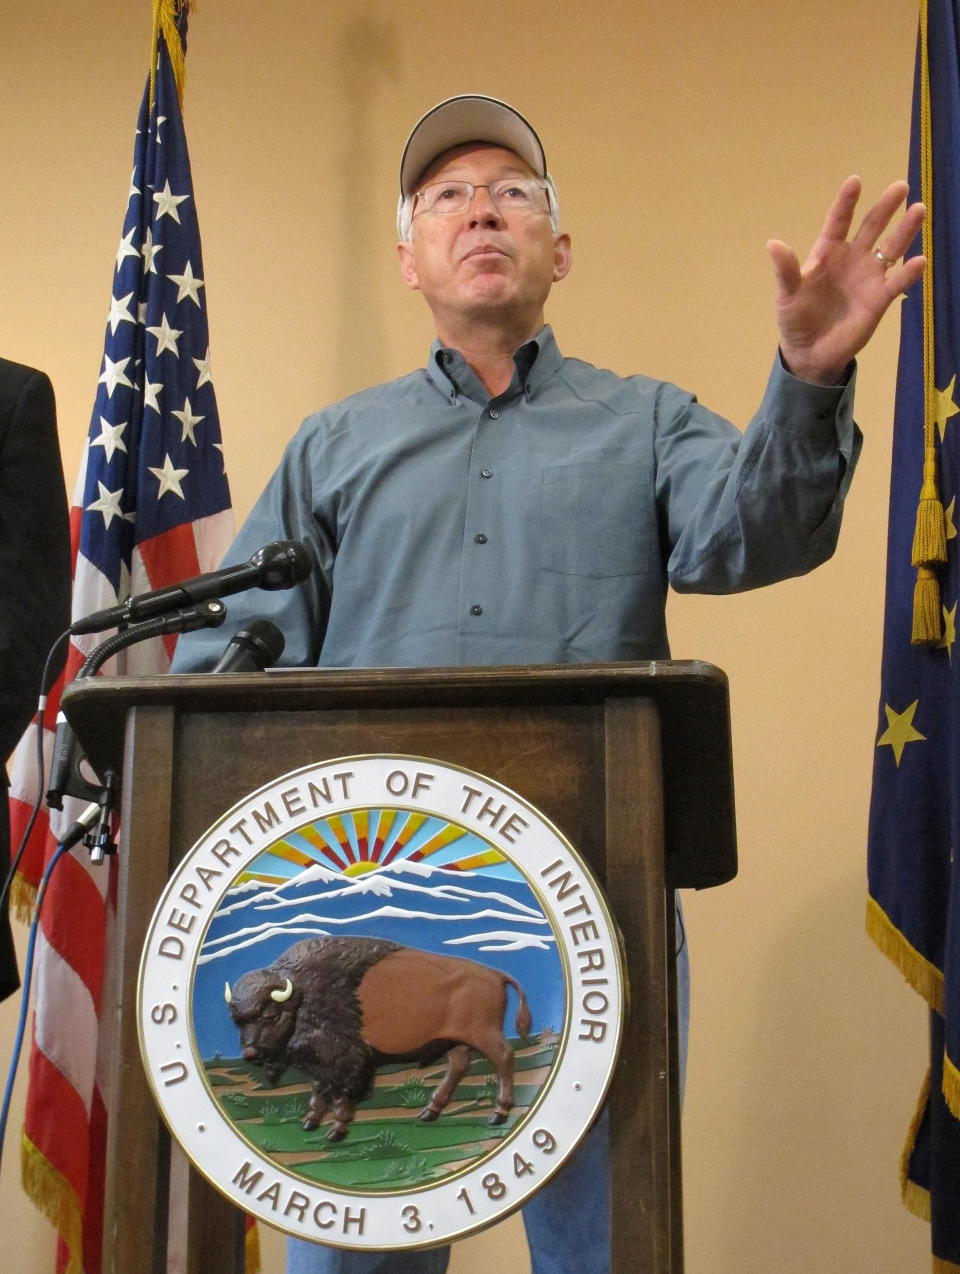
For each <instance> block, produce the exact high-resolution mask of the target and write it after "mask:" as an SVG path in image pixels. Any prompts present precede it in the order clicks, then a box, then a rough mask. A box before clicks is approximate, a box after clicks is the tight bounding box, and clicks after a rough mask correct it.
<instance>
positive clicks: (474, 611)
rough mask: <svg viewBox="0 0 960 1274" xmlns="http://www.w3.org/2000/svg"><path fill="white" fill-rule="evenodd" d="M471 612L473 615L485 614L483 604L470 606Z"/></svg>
mask: <svg viewBox="0 0 960 1274" xmlns="http://www.w3.org/2000/svg"><path fill="white" fill-rule="evenodd" d="M470 614H471V615H482V614H483V607H482V606H471V607H470Z"/></svg>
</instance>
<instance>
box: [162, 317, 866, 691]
mask: <svg viewBox="0 0 960 1274" xmlns="http://www.w3.org/2000/svg"><path fill="white" fill-rule="evenodd" d="M852 410H853V376H852V375H851V376H850V378H849V383H847V384H846V385H844V386H840V387H837V388H822V387H818V386H813V385H810V384H806V383H804V382H801V381H799V380H797V379H796V378H794V377H793V376H791V375H790V374H789V373H788V372H787V371H786V370H785V369H784V368H783V366H782V365H781V363H780V361H779V359H778V360H777V362H776V364H775V366H774V369H773V372H772V374H771V378H770V382H769V385H768V388H767V392H766V394H765V396H764V399H763V402H762V403H761V406H760V409H759V411H758V412H757V414H756V416H755V417H754V419H753V420H752V422H751V423H750V425H749V427H748V428H747V430H746V432H745V433H744V434H741V433H740V432H739V430H737V429H736V428H735V427H734V426H733V425H731V424H730V423H728V422H727V421H725V420H723V419H722V418H720V417H719V416H716V415H714V414H713V413H711V412H708V411H706V410H705V409H704V408H703V407H702V406H700V404H699V403H698V402H697V401H696V399H695V398H694V397H693V396H692V395H691V394H688V393H685V392H683V391H682V390H680V389H678V388H676V387H675V386H673V385H669V384H665V383H664V382H661V381H656V380H651V379H648V378H647V377H644V376H631V377H627V378H623V377H620V376H617V375H615V374H614V373H613V372H610V371H603V370H600V369H598V368H596V367H593V366H591V365H589V364H587V363H584V362H580V361H579V360H576V359H570V358H564V357H563V356H562V355H561V353H560V351H559V350H558V348H557V345H556V342H555V340H554V337H553V334H552V332H551V330H550V328H549V327H545V328H544V329H543V330H542V331H541V332H540V333H539V334H538V335H537V336H536V337H535V338H534V339H533V340H531V341H529V342H528V343H527V344H525V345H523V346H522V347H521V348H520V349H519V350H518V351H517V353H516V355H515V357H514V376H513V380H512V382H511V384H510V385H509V387H508V388H507V390H506V391H505V392H504V393H502V394H500V395H498V396H497V397H495V398H490V397H489V394H488V393H487V390H486V389H485V387H484V386H483V384H482V382H481V381H480V380H479V379H478V377H477V376H476V375H475V374H474V372H473V371H472V370H471V369H470V367H469V366H468V364H467V362H466V361H465V359H464V358H463V356H462V355H461V354H460V353H458V352H457V351H456V350H452V349H445V348H444V347H443V346H442V345H441V344H440V343H439V342H436V343H435V344H434V346H433V348H432V350H431V354H430V359H429V362H428V364H427V367H426V368H425V369H422V370H420V371H416V372H414V373H412V374H411V375H409V376H405V377H402V378H400V379H399V380H395V381H392V382H390V383H388V384H384V385H379V386H377V387H375V388H373V389H368V390H365V391H364V392H362V393H360V394H356V395H354V396H353V397H351V398H347V399H345V400H344V401H343V402H340V403H337V404H336V405H334V406H332V407H328V408H326V409H325V410H323V411H320V412H318V413H317V414H315V415H313V416H310V417H309V418H308V419H307V420H306V421H305V422H304V423H303V425H302V427H301V428H300V430H299V431H298V433H297V434H296V436H295V437H294V438H293V439H292V440H291V442H290V444H289V445H288V447H287V449H286V451H285V453H284V456H283V459H282V461H281V463H280V466H279V468H278V469H277V471H276V473H275V474H274V475H273V477H272V478H271V480H270V482H269V483H268V485H267V487H266V489H265V491H264V492H263V494H262V496H261V497H260V499H259V500H258V502H257V504H256V506H255V507H254V509H253V511H252V512H251V514H250V516H249V518H248V519H247V521H246V523H245V525H244V527H243V529H242V530H241V532H240V534H239V535H238V537H237V539H236V541H235V542H234V544H233V546H232V548H231V550H230V552H229V554H228V556H227V558H226V561H227V562H230V563H232V562H241V561H245V560H246V559H247V558H249V557H250V556H251V554H252V553H253V552H255V551H256V549H258V548H260V547H261V546H262V545H264V544H266V543H268V542H269V541H271V540H278V539H300V540H303V542H304V543H305V544H306V545H307V546H308V548H309V550H310V553H311V555H312V558H313V566H314V569H313V572H312V576H311V578H310V579H309V580H308V581H307V582H306V583H305V584H303V585H301V586H299V587H298V588H296V589H293V590H290V591H288V592H276V593H264V592H249V593H246V594H244V595H242V596H241V597H235V598H231V599H230V600H229V615H230V617H229V620H228V623H227V626H226V628H225V629H220V630H218V631H216V632H205V633H195V634H191V635H190V636H187V637H184V638H182V639H181V641H180V644H179V647H178V651H177V657H176V660H175V663H174V669H175V671H188V670H194V669H200V668H204V667H209V666H211V664H212V663H213V662H214V660H215V659H216V657H217V655H218V654H219V653H220V652H221V651H222V650H223V648H224V646H225V644H226V641H227V640H228V638H229V635H230V632H231V631H232V630H235V629H236V628H238V627H240V626H241V625H242V624H243V623H244V622H249V620H250V619H251V618H253V617H255V616H263V617H264V618H267V619H271V620H272V621H273V622H274V623H276V624H277V625H278V626H279V627H280V628H281V629H282V630H283V632H284V635H285V637H286V642H287V645H286V650H285V652H284V655H283V658H282V661H281V662H282V663H284V664H301V665H312V664H319V665H323V666H343V667H349V666H368V667H378V666H379V667H383V666H400V665H407V666H423V667H431V666H434V667H436V666H447V665H457V664H459V665H464V664H475V665H484V664H519V663H555V662H584V661H609V660H635V659H654V658H666V657H667V656H668V655H669V648H668V645H667V634H666V627H665V620H664V604H665V598H666V589H667V585H668V584H670V585H672V586H673V587H674V588H676V589H679V590H681V591H699V592H709V593H722V592H731V591H735V590H739V589H745V588H753V587H756V586H758V585H762V584H767V583H770V582H772V581H774V580H778V579H782V578H784V577H786V576H790V575H798V574H802V573H804V572H806V571H808V570H810V569H811V568H812V567H814V566H817V565H818V564H819V563H820V562H823V561H824V560H825V559H826V558H828V557H829V556H830V554H831V553H832V552H833V549H834V546H835V544H836V537H837V533H838V531H839V526H840V517H841V512H842V506H843V499H844V495H845V493H846V490H847V487H848V485H849V482H850V479H851V476H852V473H853V469H854V465H855V463H856V459H857V456H858V454H859V449H860V434H859V430H858V429H857V428H856V425H855V424H854V422H853V416H852Z"/></svg>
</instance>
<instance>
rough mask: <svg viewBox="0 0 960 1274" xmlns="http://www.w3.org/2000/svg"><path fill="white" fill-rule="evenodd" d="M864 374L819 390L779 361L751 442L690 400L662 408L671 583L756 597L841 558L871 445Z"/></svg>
mask: <svg viewBox="0 0 960 1274" xmlns="http://www.w3.org/2000/svg"><path fill="white" fill-rule="evenodd" d="M855 379H856V369H855V367H854V366H853V365H851V367H850V369H848V373H847V377H846V380H845V383H844V384H842V385H838V386H819V385H812V384H810V383H809V382H806V381H801V380H799V379H797V378H796V377H795V376H793V375H791V374H790V372H788V371H787V370H786V368H785V367H784V366H783V363H782V361H781V359H780V356H779V354H778V356H777V359H776V362H775V364H774V367H773V370H772V372H771V374H770V380H769V382H768V384H767V390H766V393H765V394H764V397H763V401H762V402H761V404H760V408H759V410H758V411H757V413H756V415H755V416H754V418H753V420H752V421H751V422H750V424H749V426H748V427H747V429H746V431H745V432H744V433H743V434H742V435H741V434H740V433H739V431H738V430H737V429H735V428H734V426H732V425H729V424H728V423H727V422H726V421H722V420H720V419H719V418H718V417H716V416H714V415H712V413H710V412H707V411H706V410H705V409H704V408H703V407H701V406H700V404H699V403H698V402H697V401H696V400H695V399H692V398H690V396H689V395H685V394H683V393H682V392H681V391H679V390H676V389H674V388H673V387H671V386H663V387H662V390H661V394H660V397H659V401H658V404H657V429H656V470H657V476H656V497H657V508H658V515H659V517H660V519H661V536H662V538H663V540H664V542H665V544H666V546H667V547H666V552H667V575H668V578H669V581H670V583H671V585H672V586H673V587H674V588H675V589H676V590H677V591H678V592H700V593H728V592H736V591H740V590H742V589H748V588H758V587H760V586H762V585H765V584H771V583H774V582H775V581H777V580H781V579H786V578H788V577H790V576H794V575H803V574H805V573H806V572H807V571H810V570H812V569H813V568H814V567H815V566H819V565H820V563H822V562H824V561H826V560H827V558H829V557H830V556H831V554H832V553H833V551H834V549H835V547H836V543H837V537H838V534H839V530H840V520H841V516H842V513H843V503H844V498H845V496H846V493H847V490H848V488H849V485H850V482H851V479H852V477H853V471H854V469H855V467H856V463H857V459H858V457H859V455H860V448H861V444H862V437H861V434H860V430H859V429H858V428H857V426H856V424H855V423H854V419H853V391H854V382H855Z"/></svg>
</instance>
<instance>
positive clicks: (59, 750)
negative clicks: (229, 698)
mask: <svg viewBox="0 0 960 1274" xmlns="http://www.w3.org/2000/svg"><path fill="white" fill-rule="evenodd" d="M304 553H306V550H304ZM226 617H227V608H226V606H224V604H223V602H222V601H220V599H219V597H213V598H210V599H209V600H207V601H205V602H202V603H199V604H198V605H196V606H189V607H184V608H183V609H182V610H178V611H175V612H174V613H173V614H172V615H161V616H159V617H158V618H157V619H152V620H148V621H146V622H144V623H141V624H135V625H134V626H133V627H132V628H127V629H125V630H124V631H123V632H122V633H114V635H113V636H112V637H108V638H107V640H106V641H102V642H101V643H100V645H99V646H97V647H96V649H95V650H93V651H92V652H91V653H90V654H89V655H88V656H87V658H86V660H85V661H84V663H83V667H82V668H81V669H80V671H79V672H78V673H77V676H76V680H77V681H80V680H84V679H86V678H87V677H92V676H94V674H95V673H96V672H97V670H98V669H99V668H100V666H101V664H103V663H105V662H106V661H107V660H108V659H109V658H110V656H111V655H115V654H116V653H117V652H118V651H120V650H125V649H126V647H127V646H133V645H135V644H136V643H137V642H138V641H147V640H148V639H149V638H151V637H162V636H164V635H165V634H167V633H192V632H195V631H196V630H197V629H198V628H219V627H220V625H221V624H222V623H223V621H224V620H225V619H226ZM84 761H86V755H85V753H84V752H83V751H82V750H81V748H80V745H79V744H78V743H77V739H76V736H75V735H74V733H73V727H72V726H71V725H70V722H69V721H68V720H67V717H66V714H65V713H64V711H63V709H62V708H61V709H60V711H59V713H58V714H57V728H56V731H55V732H54V737H53V756H52V757H51V760H50V786H49V787H48V788H47V805H48V806H49V807H50V809H52V810H59V809H63V795H64V793H65V792H66V793H69V795H71V796H79V797H80V798H81V800H83V799H86V800H93V799H94V798H95V797H96V795H97V792H98V791H99V788H97V787H96V786H94V785H93V784H92V783H90V782H88V780H87V779H85V778H84V776H83V774H82V772H81V770H80V766H81V765H82V764H83V762H84ZM94 777H95V778H96V779H98V780H99V777H100V776H99V775H94Z"/></svg>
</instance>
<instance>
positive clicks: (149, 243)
mask: <svg viewBox="0 0 960 1274" xmlns="http://www.w3.org/2000/svg"><path fill="white" fill-rule="evenodd" d="M140 251H141V252H142V253H143V272H144V274H156V273H157V266H156V258H157V253H158V252H162V251H163V244H162V243H156V244H155V243H154V242H153V228H152V226H147V234H146V237H145V238H144V241H143V247H142V248H141V249H140Z"/></svg>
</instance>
